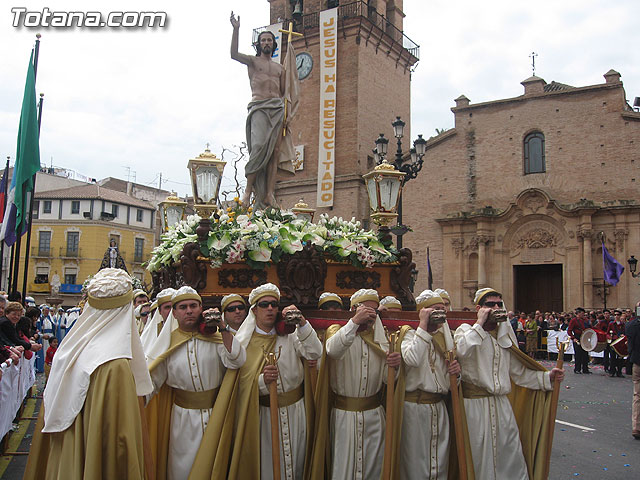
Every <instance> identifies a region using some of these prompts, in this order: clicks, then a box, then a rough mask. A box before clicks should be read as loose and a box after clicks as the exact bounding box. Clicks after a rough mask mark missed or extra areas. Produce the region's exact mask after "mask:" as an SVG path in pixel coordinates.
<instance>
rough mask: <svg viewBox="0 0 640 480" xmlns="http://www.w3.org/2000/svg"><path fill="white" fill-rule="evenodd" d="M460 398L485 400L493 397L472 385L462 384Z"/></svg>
mask: <svg viewBox="0 0 640 480" xmlns="http://www.w3.org/2000/svg"><path fill="white" fill-rule="evenodd" d="M462 396H463V397H464V398H486V397H493V394H491V393H489V392H488V391H487V390H485V389H484V388H482V387H478V386H477V385H474V384H473V383H469V382H462Z"/></svg>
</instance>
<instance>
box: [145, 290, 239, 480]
mask: <svg viewBox="0 0 640 480" xmlns="http://www.w3.org/2000/svg"><path fill="white" fill-rule="evenodd" d="M171 304H172V313H171V315H170V316H169V317H168V320H167V322H166V323H165V325H164V327H163V329H162V331H161V332H160V335H159V336H158V339H157V341H156V342H155V343H154V344H153V346H152V348H151V349H150V351H149V352H148V355H147V361H148V362H149V372H150V373H151V378H152V380H153V385H154V393H156V392H159V391H160V390H161V389H162V391H161V392H160V393H161V395H158V397H159V398H158V399H157V402H158V406H159V407H158V408H157V410H153V407H149V406H148V407H147V411H148V416H149V417H151V418H150V421H149V425H150V430H151V431H152V432H155V440H156V441H157V443H156V444H155V446H152V449H153V450H154V451H155V455H156V457H155V458H156V465H157V476H158V478H168V479H170V480H171V479H174V480H178V479H185V478H187V476H188V475H189V472H190V471H191V467H192V465H193V460H194V458H195V456H196V453H197V451H198V448H199V447H200V441H201V440H202V436H203V434H204V431H205V429H206V428H207V425H208V423H209V419H210V417H211V411H212V408H213V405H214V403H215V400H216V397H217V395H218V389H219V387H220V384H221V383H222V378H223V377H224V374H225V371H226V369H238V368H240V367H241V366H242V365H243V364H244V362H245V360H246V352H245V349H244V347H243V346H242V345H241V344H240V343H239V342H238V341H237V340H236V339H235V338H234V336H233V335H232V334H231V333H230V332H229V328H228V326H227V325H226V324H225V323H224V320H223V321H221V322H220V326H219V329H220V332H221V333H219V332H218V333H214V334H207V333H200V332H201V328H200V326H201V324H202V323H203V314H204V315H206V314H207V313H209V310H207V311H205V312H203V311H202V299H201V298H200V295H198V292H196V291H195V290H194V289H193V288H191V287H188V286H183V287H181V288H180V289H178V290H176V292H175V293H174V294H173V295H172V298H171ZM162 387H165V388H162ZM167 398H171V399H172V402H170V403H171V404H170V405H169V406H168V408H167V409H165V408H160V406H163V407H164V406H166V400H167ZM153 400H156V399H152V401H153ZM150 404H151V402H150ZM167 410H169V411H170V418H167V415H166V413H167ZM154 417H155V418H154Z"/></svg>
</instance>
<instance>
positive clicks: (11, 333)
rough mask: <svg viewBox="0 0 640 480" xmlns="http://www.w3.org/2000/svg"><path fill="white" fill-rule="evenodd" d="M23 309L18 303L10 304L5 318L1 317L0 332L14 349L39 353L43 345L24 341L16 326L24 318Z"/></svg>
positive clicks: (5, 310) (6, 308) (6, 309)
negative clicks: (18, 348) (20, 348)
mask: <svg viewBox="0 0 640 480" xmlns="http://www.w3.org/2000/svg"><path fill="white" fill-rule="evenodd" d="M22 312H23V308H22V305H21V304H19V303H18V302H9V303H8V304H7V306H6V307H5V309H4V317H0V332H2V333H3V335H4V336H5V337H6V339H7V340H8V342H9V344H10V346H12V347H22V348H23V349H24V350H33V351H34V352H37V351H38V350H40V349H41V348H42V345H39V344H37V343H32V342H31V341H29V340H23V339H22V338H20V335H19V334H18V330H17V329H16V325H17V324H18V321H19V320H20V317H21V316H22Z"/></svg>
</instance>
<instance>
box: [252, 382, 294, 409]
mask: <svg viewBox="0 0 640 480" xmlns="http://www.w3.org/2000/svg"><path fill="white" fill-rule="evenodd" d="M302 385H303V384H302V383H301V384H300V385H298V386H297V387H296V388H294V389H293V390H289V391H288V392H284V393H279V394H278V408H282V407H288V406H289V405H293V404H294V403H296V402H297V401H299V400H300V399H301V398H302V397H304V387H303V386H302ZM260 405H262V406H263V407H268V406H270V405H271V403H270V402H269V395H260Z"/></svg>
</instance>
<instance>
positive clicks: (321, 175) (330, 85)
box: [316, 8, 338, 208]
mask: <svg viewBox="0 0 640 480" xmlns="http://www.w3.org/2000/svg"><path fill="white" fill-rule="evenodd" d="M337 39H338V9H337V8H332V9H330V10H323V11H321V12H320V132H319V136H318V196H317V199H316V208H317V207H332V206H333V184H334V178H335V163H336V162H335V158H336V157H335V152H336V142H335V139H336V80H337V77H336V65H337V59H338V45H337Z"/></svg>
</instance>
